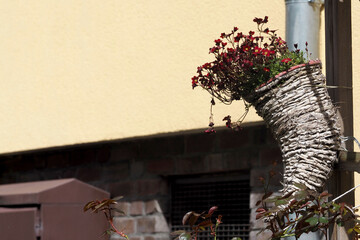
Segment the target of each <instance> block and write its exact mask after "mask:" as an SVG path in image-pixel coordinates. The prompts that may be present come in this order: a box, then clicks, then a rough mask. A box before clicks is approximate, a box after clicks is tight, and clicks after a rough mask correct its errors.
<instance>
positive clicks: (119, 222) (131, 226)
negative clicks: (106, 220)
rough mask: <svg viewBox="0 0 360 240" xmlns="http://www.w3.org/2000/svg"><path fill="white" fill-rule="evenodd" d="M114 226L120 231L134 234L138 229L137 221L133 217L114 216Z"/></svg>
mask: <svg viewBox="0 0 360 240" xmlns="http://www.w3.org/2000/svg"><path fill="white" fill-rule="evenodd" d="M113 220H114V226H115V227H116V229H118V230H119V231H123V232H124V233H125V234H126V235H128V234H133V233H135V231H136V229H135V228H136V226H135V224H136V221H135V219H134V218H131V217H114V219H113Z"/></svg>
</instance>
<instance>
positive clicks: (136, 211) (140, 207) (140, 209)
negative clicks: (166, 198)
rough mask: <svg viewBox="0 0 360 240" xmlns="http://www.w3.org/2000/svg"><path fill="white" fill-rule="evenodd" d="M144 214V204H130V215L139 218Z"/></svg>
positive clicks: (138, 202) (137, 202)
mask: <svg viewBox="0 0 360 240" xmlns="http://www.w3.org/2000/svg"><path fill="white" fill-rule="evenodd" d="M143 214H144V202H143V201H136V202H132V203H131V204H130V215H131V216H139V215H143Z"/></svg>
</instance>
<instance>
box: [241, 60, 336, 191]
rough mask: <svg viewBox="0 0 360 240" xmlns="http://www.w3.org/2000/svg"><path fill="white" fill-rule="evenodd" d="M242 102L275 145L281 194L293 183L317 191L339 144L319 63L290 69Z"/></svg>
mask: <svg viewBox="0 0 360 240" xmlns="http://www.w3.org/2000/svg"><path fill="white" fill-rule="evenodd" d="M244 99H245V100H246V101H248V102H249V103H252V104H253V106H254V107H255V109H256V111H257V113H258V114H259V115H260V116H261V117H263V119H264V121H265V122H266V124H267V126H268V127H269V128H270V129H271V131H272V133H273V135H274V137H275V139H276V140H277V141H278V143H279V145H280V148H281V151H282V157H283V163H284V179H283V186H284V188H283V194H287V193H290V192H292V191H295V190H296V189H297V188H296V186H294V183H299V184H303V185H306V187H308V188H309V189H312V190H315V191H320V190H321V189H322V187H323V186H324V184H325V182H326V181H327V179H328V178H329V177H330V175H331V173H332V171H333V165H334V162H335V161H336V160H337V153H338V150H339V148H340V143H341V141H340V135H341V129H340V124H339V121H340V120H339V118H338V115H337V112H336V108H335V107H334V105H333V104H332V101H331V99H330V97H329V94H328V91H327V89H326V87H325V76H324V75H323V74H322V73H321V62H320V61H311V62H309V63H308V64H302V65H299V66H295V67H292V68H291V69H290V70H289V71H287V72H283V73H280V74H279V75H277V76H276V77H275V78H274V79H272V80H270V81H269V82H268V83H267V84H265V85H263V86H260V87H259V88H257V89H256V90H255V92H254V93H253V94H252V95H249V96H247V97H245V98H244Z"/></svg>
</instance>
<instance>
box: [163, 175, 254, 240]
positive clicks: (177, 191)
mask: <svg viewBox="0 0 360 240" xmlns="http://www.w3.org/2000/svg"><path fill="white" fill-rule="evenodd" d="M171 189H172V201H171V215H170V222H171V228H172V231H176V230H180V229H184V226H182V223H181V222H182V218H183V216H184V215H185V214H186V213H187V212H189V211H194V212H197V213H201V212H203V211H207V210H209V208H210V207H212V206H218V211H217V212H215V216H217V215H222V216H223V218H222V222H223V223H222V224H220V226H219V228H218V231H217V236H218V238H219V239H224V240H225V239H231V238H233V237H240V238H241V239H243V240H247V239H249V219H250V208H249V201H250V199H249V198H250V183H249V176H248V175H244V174H241V173H237V174H228V175H226V176H225V175H216V176H214V175H213V176H210V175H201V176H193V177H178V178H176V179H174V180H173V181H172V184H171ZM198 239H199V240H210V239H212V238H211V236H210V234H209V233H201V234H200V235H199V238H198Z"/></svg>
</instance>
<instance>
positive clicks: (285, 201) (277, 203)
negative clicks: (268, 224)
mask: <svg viewBox="0 0 360 240" xmlns="http://www.w3.org/2000/svg"><path fill="white" fill-rule="evenodd" d="M287 203H288V200H286V199H280V200H277V201H276V202H275V205H276V206H280V205H284V204H287Z"/></svg>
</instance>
